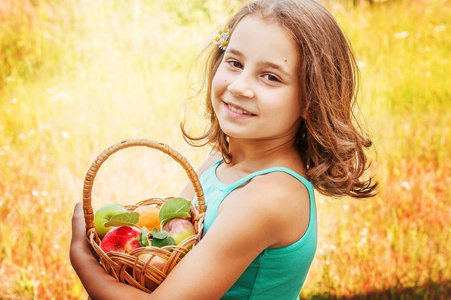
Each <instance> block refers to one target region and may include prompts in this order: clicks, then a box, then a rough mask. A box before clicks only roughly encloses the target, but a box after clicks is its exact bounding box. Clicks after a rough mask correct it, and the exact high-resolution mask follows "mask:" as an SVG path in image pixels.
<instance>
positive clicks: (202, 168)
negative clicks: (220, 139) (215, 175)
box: [197, 152, 222, 177]
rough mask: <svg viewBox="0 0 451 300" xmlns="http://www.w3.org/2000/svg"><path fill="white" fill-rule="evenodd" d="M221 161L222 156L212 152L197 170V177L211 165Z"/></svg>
mask: <svg viewBox="0 0 451 300" xmlns="http://www.w3.org/2000/svg"><path fill="white" fill-rule="evenodd" d="M221 159H222V155H221V153H219V152H212V153H211V154H210V155H209V156H208V157H207V159H206V160H205V161H204V162H203V163H202V164H201V165H200V167H199V168H198V169H197V175H198V176H199V177H200V176H201V175H202V174H203V173H204V172H205V171H206V170H208V169H209V168H210V167H211V166H212V165H213V164H215V163H216V162H217V161H219V160H221Z"/></svg>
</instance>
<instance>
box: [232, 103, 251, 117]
mask: <svg viewBox="0 0 451 300" xmlns="http://www.w3.org/2000/svg"><path fill="white" fill-rule="evenodd" d="M227 106H228V107H229V109H230V110H231V111H233V112H234V113H237V114H240V115H250V113H248V112H247V111H244V110H242V109H239V108H236V107H234V106H230V105H227Z"/></svg>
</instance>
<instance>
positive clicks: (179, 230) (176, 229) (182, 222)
mask: <svg viewBox="0 0 451 300" xmlns="http://www.w3.org/2000/svg"><path fill="white" fill-rule="evenodd" d="M163 230H165V231H167V232H168V233H169V236H170V237H172V238H173V239H174V241H175V244H176V245H178V244H180V243H181V242H182V241H183V240H184V239H186V238H187V237H189V236H192V235H195V234H196V230H195V229H194V225H193V224H192V223H191V222H190V221H188V220H186V219H183V218H174V219H171V220H169V221H168V222H167V223H166V224H165V225H164V226H163Z"/></svg>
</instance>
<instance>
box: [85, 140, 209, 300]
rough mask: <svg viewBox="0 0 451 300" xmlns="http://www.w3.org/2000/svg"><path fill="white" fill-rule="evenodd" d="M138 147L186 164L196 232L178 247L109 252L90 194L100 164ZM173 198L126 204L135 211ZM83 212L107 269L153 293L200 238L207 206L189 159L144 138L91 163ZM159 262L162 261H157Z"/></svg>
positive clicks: (116, 146)
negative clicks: (195, 202)
mask: <svg viewBox="0 0 451 300" xmlns="http://www.w3.org/2000/svg"><path fill="white" fill-rule="evenodd" d="M135 146H145V147H149V148H152V149H156V150H159V151H161V152H163V153H165V154H167V155H169V156H170V157H171V158H172V159H174V160H175V161H176V162H178V163H179V164H180V165H181V166H182V167H183V169H184V170H185V172H186V174H187V175H188V178H189V180H190V182H191V184H192V185H193V187H194V191H195V193H196V196H197V199H198V205H197V207H196V206H194V205H193V204H191V208H190V213H191V223H193V225H194V227H195V230H196V232H197V234H196V235H193V236H191V237H189V238H187V239H185V240H184V241H182V242H181V243H180V244H178V245H177V246H165V247H162V248H159V247H153V246H148V247H140V248H137V249H134V250H133V251H131V252H130V253H129V254H125V253H119V252H109V253H108V254H107V253H105V252H104V251H103V250H102V249H101V247H100V245H101V241H100V239H99V237H98V235H97V232H96V230H95V228H94V214H93V209H92V205H91V194H92V187H93V183H94V179H95V177H96V174H97V171H98V170H99V168H100V166H101V165H102V164H103V163H104V162H105V161H106V160H107V159H108V157H110V156H111V155H112V154H113V153H115V152H117V151H119V150H121V149H125V148H129V147H135ZM171 198H173V197H169V198H166V199H161V198H151V199H148V200H144V201H140V202H138V203H136V204H135V205H126V206H125V207H126V208H127V209H128V210H129V211H133V210H134V209H135V208H136V207H138V206H141V205H155V206H157V207H160V206H161V205H163V203H164V202H165V201H167V200H169V199H171ZM83 211H84V217H85V222H86V235H87V238H88V240H89V242H90V243H91V245H92V247H93V249H94V251H95V252H96V253H97V256H98V259H99V262H100V264H101V265H102V266H103V268H104V269H105V271H106V272H108V273H109V274H111V275H112V276H113V277H115V278H116V279H117V280H118V281H120V282H124V283H127V284H130V285H132V286H134V287H136V288H139V289H141V290H143V291H145V292H148V293H150V292H152V291H153V290H155V289H156V288H157V287H158V285H159V284H161V282H163V280H164V279H165V278H166V277H167V275H168V274H169V273H170V272H171V271H172V270H173V269H174V267H175V266H176V265H177V263H178V262H179V261H180V260H181V259H182V258H183V256H184V255H185V254H186V253H188V251H189V250H190V249H191V248H192V247H193V246H195V245H196V244H197V243H198V242H199V241H200V239H201V236H202V230H203V218H204V215H205V211H206V206H205V200H204V195H203V190H202V186H201V185H200V182H199V178H198V177H197V174H196V172H195V170H194V169H193V168H192V167H191V165H190V164H189V163H188V161H187V160H186V158H184V157H183V156H182V155H180V154H179V153H178V152H177V151H175V150H173V149H171V148H170V147H169V146H167V145H165V144H163V143H159V142H155V141H151V140H145V139H130V140H125V141H122V142H120V143H117V144H114V145H112V146H111V147H109V148H108V149H106V150H104V151H103V152H102V153H101V154H100V155H99V156H98V157H97V158H96V160H95V161H94V162H93V163H92V165H91V167H90V168H89V170H88V172H87V173H86V176H85V181H84V185H83ZM144 254H145V255H146V256H147V258H149V259H146V260H143V259H140V258H139V256H141V257H142V255H144ZM157 261H159V262H158V263H157Z"/></svg>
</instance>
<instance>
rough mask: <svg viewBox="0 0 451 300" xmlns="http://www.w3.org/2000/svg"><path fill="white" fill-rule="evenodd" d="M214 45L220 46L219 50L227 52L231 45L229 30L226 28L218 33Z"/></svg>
mask: <svg viewBox="0 0 451 300" xmlns="http://www.w3.org/2000/svg"><path fill="white" fill-rule="evenodd" d="M214 43H215V44H216V45H218V47H219V49H221V50H225V49H226V48H227V45H228V44H229V29H228V28H227V27H226V28H224V29H222V30H219V31H218V35H217V36H216V37H215V39H214Z"/></svg>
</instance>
